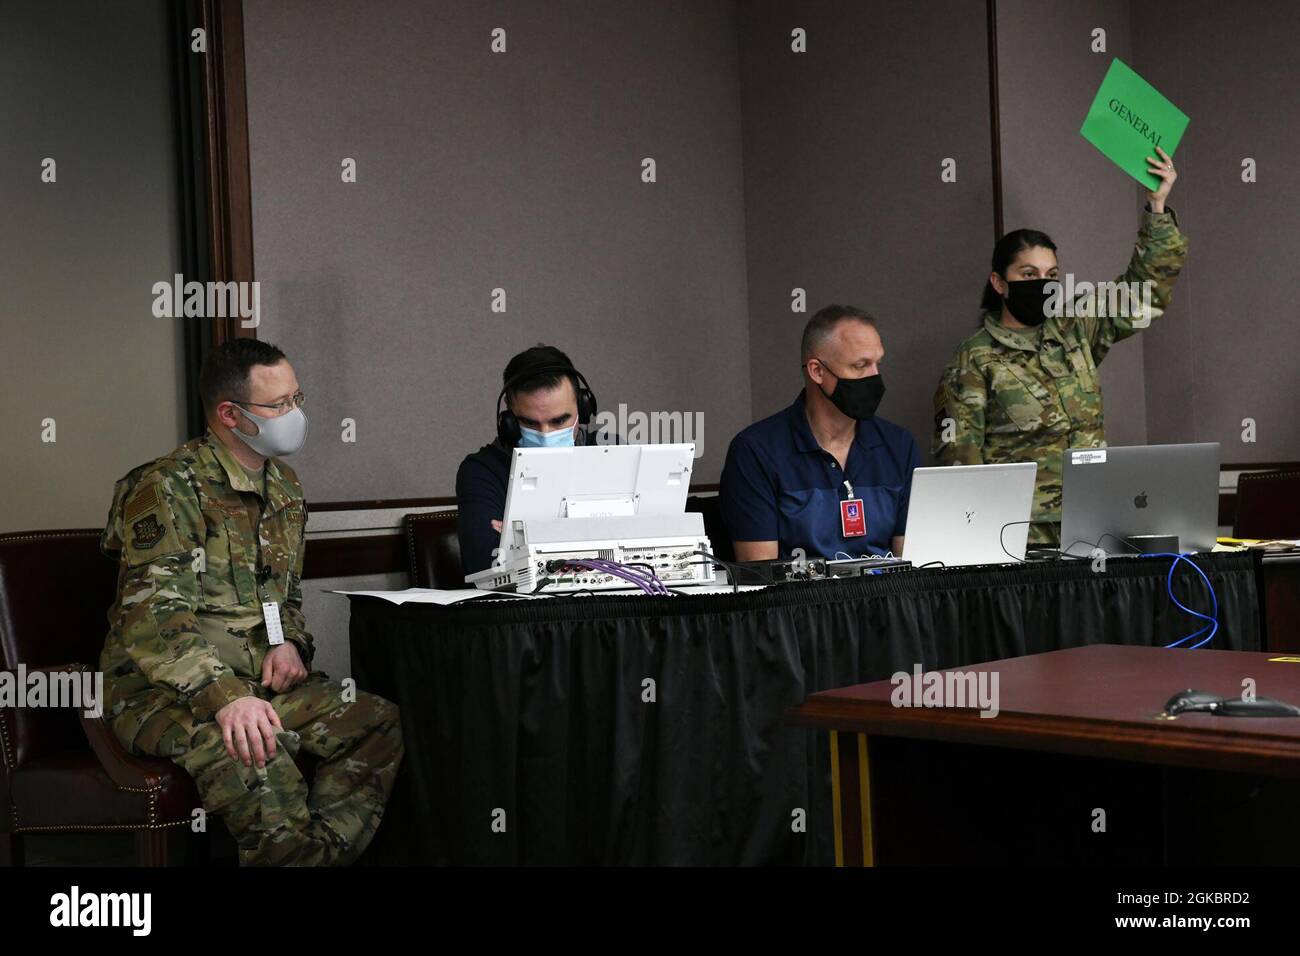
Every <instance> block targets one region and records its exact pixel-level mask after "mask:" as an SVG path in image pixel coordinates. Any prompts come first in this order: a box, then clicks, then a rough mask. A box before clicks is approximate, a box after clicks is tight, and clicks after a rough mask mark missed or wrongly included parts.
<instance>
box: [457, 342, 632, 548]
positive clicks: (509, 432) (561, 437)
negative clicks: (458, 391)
mask: <svg viewBox="0 0 1300 956" xmlns="http://www.w3.org/2000/svg"><path fill="white" fill-rule="evenodd" d="M502 382H503V384H502V386H501V391H500V393H499V394H498V395H497V437H496V441H494V442H492V443H491V444H488V445H484V446H483V447H482V448H480V449H479V450H478V451H476V452H474V453H473V454H472V455H468V456H467V457H466V458H465V460H464V461H462V462H461V463H460V470H459V471H457V472H456V507H457V509H459V511H460V519H459V532H460V559H461V565H462V566H463V567H464V569H465V573H466V574H474V573H475V572H476V571H482V570H483V569H484V568H487V567H489V566H490V565H491V564H492V551H493V549H495V548H496V547H498V546H499V544H500V542H501V520H502V516H503V514H504V512H505V508H506V485H507V483H508V482H509V477H510V452H511V451H512V450H513V449H514V448H516V447H518V448H565V447H569V446H572V445H586V444H596V441H595V437H596V436H595V435H594V434H591V433H590V431H589V429H590V427H591V423H592V420H593V419H594V418H595V417H596V396H595V395H593V394H592V392H591V389H590V388H589V387H588V385H587V380H586V379H585V378H583V377H582V373H581V372H579V371H578V370H577V369H576V368H574V367H573V363H572V362H570V361H569V357H568V356H567V355H565V354H564V353H563V352H561V351H560V350H559V349H557V348H554V347H553V346H550V345H537V346H534V347H533V348H530V349H526V350H524V351H523V352H520V353H519V354H518V355H516V356H515V357H514V358H512V359H511V360H510V361H509V363H507V365H506V368H505V372H504V373H503V374H502ZM502 402H504V403H505V407H504V408H503V407H502ZM613 441H617V438H615V439H613Z"/></svg>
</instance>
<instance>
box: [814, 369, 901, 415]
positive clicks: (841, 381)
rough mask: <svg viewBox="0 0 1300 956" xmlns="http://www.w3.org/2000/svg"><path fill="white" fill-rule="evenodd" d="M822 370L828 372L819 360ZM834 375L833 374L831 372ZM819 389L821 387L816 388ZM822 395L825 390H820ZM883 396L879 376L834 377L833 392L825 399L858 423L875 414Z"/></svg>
mask: <svg viewBox="0 0 1300 956" xmlns="http://www.w3.org/2000/svg"><path fill="white" fill-rule="evenodd" d="M817 361H819V362H821V364H822V368H824V369H827V370H828V371H829V370H830V366H828V365H827V364H826V363H825V362H822V360H821V359H818V360H817ZM831 374H832V375H835V373H834V372H831ZM818 387H819V388H820V387H821V386H818ZM822 394H823V395H826V389H824V388H823V389H822ZM884 394H885V383H884V381H883V380H882V379H881V377H880V376H879V375H868V376H867V377H866V378H840V377H839V376H836V381H835V390H834V391H833V392H831V393H830V394H829V395H826V397H827V398H829V399H830V400H831V404H832V405H834V406H835V407H836V408H838V409H839V410H840V411H842V412H843V413H844V414H845V415H848V416H849V418H856V419H857V420H858V421H860V422H865V421H867V420H868V419H870V418H872V417H873V416H874V415H875V414H876V409H877V408H879V407H880V399H881V398H883V397H884Z"/></svg>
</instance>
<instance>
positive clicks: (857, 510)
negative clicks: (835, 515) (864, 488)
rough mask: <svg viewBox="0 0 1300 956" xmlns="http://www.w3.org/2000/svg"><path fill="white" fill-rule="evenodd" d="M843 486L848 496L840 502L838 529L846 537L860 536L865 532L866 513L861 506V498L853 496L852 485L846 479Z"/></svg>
mask: <svg viewBox="0 0 1300 956" xmlns="http://www.w3.org/2000/svg"><path fill="white" fill-rule="evenodd" d="M844 487H845V488H846V489H847V490H848V493H849V497H848V499H847V500H845V501H841V502H840V530H841V531H842V532H843V533H844V537H846V538H862V537H865V536H866V534H867V514H866V512H865V511H864V510H863V508H862V499H861V498H855V497H853V486H852V485H851V484H849V483H848V482H847V481H846V482H844Z"/></svg>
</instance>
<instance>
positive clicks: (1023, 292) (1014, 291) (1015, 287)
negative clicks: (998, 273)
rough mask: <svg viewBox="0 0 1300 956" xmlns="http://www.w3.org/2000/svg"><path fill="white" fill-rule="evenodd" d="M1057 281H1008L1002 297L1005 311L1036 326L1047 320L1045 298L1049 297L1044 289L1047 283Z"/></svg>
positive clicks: (1018, 319)
mask: <svg viewBox="0 0 1300 956" xmlns="http://www.w3.org/2000/svg"><path fill="white" fill-rule="evenodd" d="M1057 281H1059V280H1057V279H1021V280H1020V281H1018V282H1008V283H1007V294H1006V295H1005V296H1003V297H1002V298H1003V300H1004V301H1005V302H1006V304H1007V311H1009V312H1010V313H1011V314H1012V315H1014V316H1015V317H1016V320H1017V321H1019V322H1023V323H1024V324H1025V325H1028V326H1032V327H1034V328H1037V327H1038V326H1040V325H1042V324H1043V323H1044V322H1046V321H1047V311H1046V307H1047V300H1048V299H1050V298H1051V296H1050V295H1049V294H1048V292H1047V289H1046V286H1047V283H1049V282H1057Z"/></svg>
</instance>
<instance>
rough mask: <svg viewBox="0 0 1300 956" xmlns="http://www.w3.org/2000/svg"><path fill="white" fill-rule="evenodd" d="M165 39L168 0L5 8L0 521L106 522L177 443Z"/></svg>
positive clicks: (38, 524)
mask: <svg viewBox="0 0 1300 956" xmlns="http://www.w3.org/2000/svg"><path fill="white" fill-rule="evenodd" d="M169 43H171V36H170V33H169V28H168V15H167V5H166V3H164V2H163V0H145V2H134V3H128V4H104V3H100V2H96V0H61V2H60V3H58V4H51V3H43V2H27V0H5V2H4V3H3V4H0V214H2V215H3V217H4V223H3V228H0V329H2V330H3V341H2V343H0V448H3V450H4V451H3V454H2V455H0V531H16V530H30V529H39V528H68V527H82V526H92V527H93V526H97V525H102V524H103V521H104V518H105V516H106V515H107V513H108V506H109V504H110V502H111V501H112V495H113V482H114V480H116V479H117V478H119V477H120V476H121V475H123V474H124V473H125V472H126V471H128V470H129V469H130V468H132V467H134V466H135V465H137V464H140V463H141V462H143V461H147V460H148V459H150V458H154V457H156V456H158V455H160V454H163V453H164V452H167V451H170V450H171V449H172V448H174V447H175V446H176V445H177V444H178V443H179V442H180V441H181V440H182V438H183V435H182V433H183V431H184V402H183V380H182V373H181V364H180V363H181V356H180V341H181V327H180V325H179V322H180V321H184V320H172V319H158V318H154V316H153V314H152V306H153V299H154V297H153V293H152V291H151V287H152V286H153V284H154V283H155V282H160V281H168V282H170V281H171V278H172V275H173V273H175V272H176V271H177V264H178V261H179V254H178V237H177V232H178V226H177V223H178V206H177V196H176V188H175V182H176V160H175V145H174V136H175V128H174V118H173V114H172V105H171V87H172V82H173V78H172V74H171V71H170V65H169V60H168V44H169ZM46 157H50V158H52V159H54V160H55V162H56V163H57V167H56V168H57V181H56V182H54V183H43V182H42V181H41V178H40V175H41V162H42V160H43V159H45V158H46ZM45 418H53V419H54V420H55V426H56V436H57V441H55V442H54V443H52V444H46V443H44V442H42V441H41V421H42V420H43V419H45Z"/></svg>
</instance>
